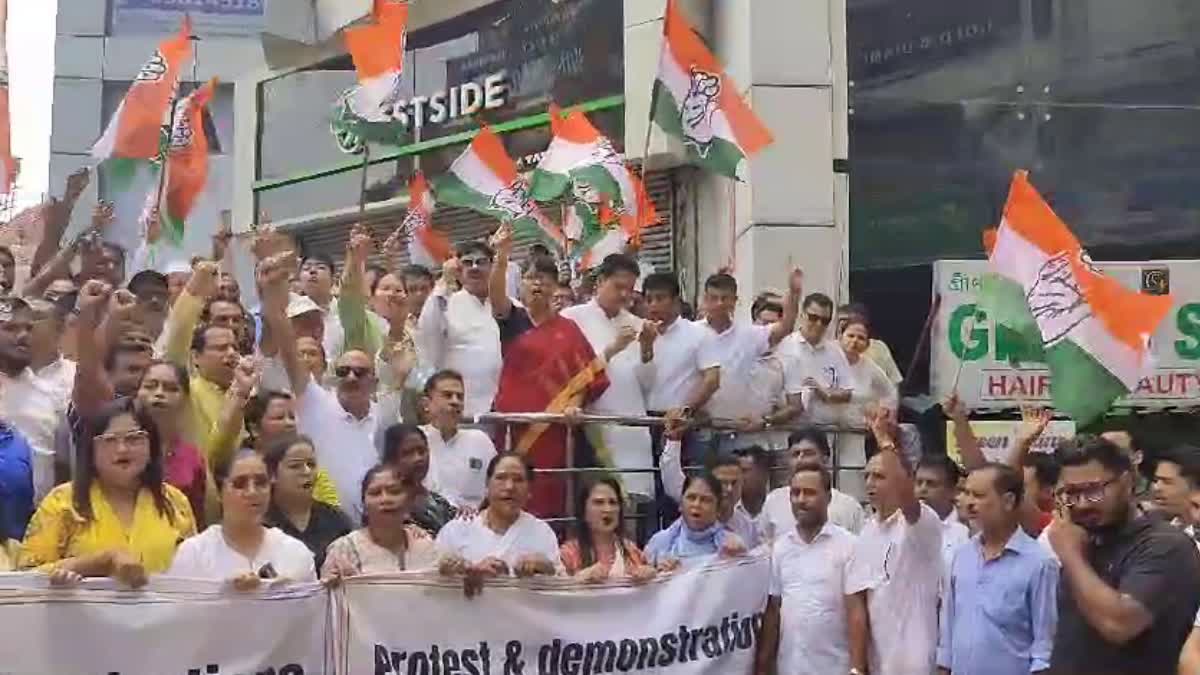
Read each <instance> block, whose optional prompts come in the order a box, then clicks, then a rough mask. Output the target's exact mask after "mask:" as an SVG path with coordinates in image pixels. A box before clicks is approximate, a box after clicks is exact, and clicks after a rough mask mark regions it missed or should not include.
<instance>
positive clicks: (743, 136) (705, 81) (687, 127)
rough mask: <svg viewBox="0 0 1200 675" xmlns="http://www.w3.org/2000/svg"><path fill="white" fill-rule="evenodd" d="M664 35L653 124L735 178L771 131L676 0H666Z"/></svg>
mask: <svg viewBox="0 0 1200 675" xmlns="http://www.w3.org/2000/svg"><path fill="white" fill-rule="evenodd" d="M664 33H665V37H664V39H663V47H662V55H661V56H660V58H659V63H658V80H657V81H656V82H655V83H654V103H653V109H652V110H651V114H652V115H653V117H654V122H655V123H656V124H658V126H660V127H662V130H663V131H665V132H667V133H668V134H670V135H672V136H675V137H677V138H679V139H680V140H682V141H683V143H684V146H685V147H686V148H687V151H688V155H689V156H690V157H691V159H692V161H694V162H696V163H698V164H700V165H701V166H703V167H705V168H707V169H708V170H710V171H713V172H714V173H719V174H721V175H724V176H729V177H730V178H737V177H738V167H739V165H740V164H741V163H742V160H743V159H745V158H747V157H749V156H751V155H753V154H755V153H756V152H758V151H759V150H762V149H763V148H764V147H766V146H768V145H770V144H771V142H772V141H773V140H774V139H773V138H772V137H771V132H770V131H769V130H767V128H766V126H765V125H763V123H762V121H761V120H759V119H758V116H757V115H755V114H754V111H753V110H751V109H750V106H749V105H747V104H746V102H745V101H744V100H743V99H742V97H741V95H740V94H739V93H738V88H737V85H736V84H734V82H733V80H732V79H730V78H729V76H728V75H726V74H725V70H724V69H723V68H722V67H721V64H720V62H719V61H717V58H716V57H715V56H713V54H712V52H710V51H709V50H708V47H706V46H705V45H704V41H703V40H701V39H700V36H698V35H697V34H696V32H695V30H694V29H693V28H692V27H691V26H690V25H689V24H688V22H687V19H686V18H684V16H683V13H682V12H680V10H679V7H678V5H677V3H676V0H667V14H666V20H665V22H664Z"/></svg>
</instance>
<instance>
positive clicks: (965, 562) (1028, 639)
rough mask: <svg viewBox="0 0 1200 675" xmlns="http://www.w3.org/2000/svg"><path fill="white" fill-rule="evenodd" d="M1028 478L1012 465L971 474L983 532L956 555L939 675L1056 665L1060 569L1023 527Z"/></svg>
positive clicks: (973, 513) (970, 499) (1010, 674)
mask: <svg viewBox="0 0 1200 675" xmlns="http://www.w3.org/2000/svg"><path fill="white" fill-rule="evenodd" d="M1023 491H1024V479H1023V477H1022V476H1021V474H1020V473H1017V470H1016V469H1014V468H1013V467H1011V466H1009V465H1007V464H985V465H983V466H981V467H979V468H977V469H975V470H974V471H972V472H971V474H970V475H969V476H967V481H966V488H965V490H964V494H963V499H964V501H965V502H966V511H967V516H968V518H969V519H970V520H971V521H973V522H975V523H977V524H978V526H979V529H980V532H979V534H977V535H975V536H974V537H972V538H971V540H970V541H968V542H966V543H965V544H963V545H962V546H961V547H959V549H958V550H957V551H956V554H955V555H954V558H953V560H952V562H951V565H950V572H949V575H948V576H947V583H946V588H945V596H944V597H943V598H942V607H941V622H940V635H939V640H938V649H937V665H938V673H939V675H951V673H962V674H964V675H1028V674H1029V673H1042V672H1045V670H1046V669H1047V668H1048V667H1049V666H1050V649H1051V647H1052V646H1053V644H1054V626H1055V621H1056V619H1057V615H1058V614H1057V609H1056V605H1055V599H1056V587H1057V585H1058V565H1057V564H1056V563H1055V562H1054V560H1053V559H1051V558H1050V555H1049V554H1048V553H1046V551H1045V550H1044V549H1042V547H1041V546H1039V545H1038V543H1037V541H1036V540H1034V539H1033V537H1030V536H1029V535H1028V534H1026V533H1025V531H1024V530H1023V529H1021V499H1022V492H1023Z"/></svg>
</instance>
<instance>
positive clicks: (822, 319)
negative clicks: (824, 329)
mask: <svg viewBox="0 0 1200 675" xmlns="http://www.w3.org/2000/svg"><path fill="white" fill-rule="evenodd" d="M804 316H805V317H806V318H808V320H809V321H812V322H813V323H819V324H821V325H822V326H828V325H829V322H830V321H833V317H832V316H825V315H824V314H813V313H812V312H805V313H804Z"/></svg>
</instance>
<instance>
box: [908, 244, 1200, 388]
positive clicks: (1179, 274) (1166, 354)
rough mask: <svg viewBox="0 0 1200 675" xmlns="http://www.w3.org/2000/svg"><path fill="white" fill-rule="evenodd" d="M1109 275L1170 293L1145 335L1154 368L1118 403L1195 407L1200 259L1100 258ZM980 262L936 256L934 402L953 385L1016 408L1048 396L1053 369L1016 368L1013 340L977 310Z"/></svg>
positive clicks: (1198, 384) (932, 340) (932, 360)
mask: <svg viewBox="0 0 1200 675" xmlns="http://www.w3.org/2000/svg"><path fill="white" fill-rule="evenodd" d="M1097 264H1098V265H1099V266H1100V268H1101V269H1102V270H1104V272H1105V273H1106V274H1109V275H1111V276H1113V277H1115V278H1116V279H1118V280H1119V281H1120V282H1121V283H1122V284H1123V285H1124V286H1125V287H1126V288H1130V289H1134V290H1138V291H1141V292H1143V293H1155V294H1157V293H1170V294H1171V296H1172V299H1173V300H1174V303H1173V305H1172V310H1171V313H1170V314H1168V315H1167V318H1166V319H1165V320H1164V321H1163V322H1162V324H1161V325H1160V326H1159V327H1158V330H1157V331H1156V332H1155V333H1154V335H1153V336H1151V338H1150V351H1151V355H1152V357H1153V359H1154V369H1153V371H1152V372H1151V373H1150V374H1149V375H1147V376H1146V377H1144V378H1142V380H1141V382H1140V383H1139V384H1138V387H1137V389H1136V390H1135V391H1134V392H1133V393H1132V394H1131V395H1130V396H1127V397H1125V398H1122V399H1120V400H1118V401H1117V403H1116V405H1117V407H1126V408H1130V407H1133V408H1142V409H1162V408H1177V407H1193V406H1198V405H1200V375H1198V374H1197V370H1196V369H1197V366H1200V261H1197V260H1165V261H1151V262H1141V263H1129V262H1100V263H1097ZM986 272H987V261H985V260H939V261H938V262H937V263H935V264H934V267H933V292H934V295H935V296H937V295H940V296H941V299H942V301H941V305H940V306H939V307H938V312H937V315H936V316H935V317H934V322H933V329H932V335H931V338H930V345H931V351H932V353H931V354H930V364H931V372H930V382H931V393H932V394H933V395H934V396H935V397H937V398H938V399H939V400H940V399H941V398H943V397H945V396H947V395H948V394H949V393H950V391H951V390H952V389H954V387H955V385H957V387H958V395H959V398H960V399H962V401H963V403H964V404H965V405H966V406H967V407H969V408H972V409H1005V408H1015V407H1018V406H1019V405H1020V404H1022V403H1042V404H1044V403H1047V402H1049V400H1050V374H1049V372H1048V371H1047V370H1046V367H1045V366H1044V365H1041V364H1032V363H1031V364H1028V365H1023V366H1022V367H1021V368H1013V367H1012V366H1011V365H1010V364H1009V358H1010V355H1011V354H1012V352H1013V346H1012V345H1007V344H1004V341H1003V339H999V338H998V337H997V334H996V331H995V330H993V325H992V321H991V318H990V317H988V316H987V315H986V313H985V312H984V311H983V310H981V309H979V308H978V307H977V305H976V303H977V302H978V298H977V296H978V292H979V284H980V279H981V278H982V276H983V274H984V273H986Z"/></svg>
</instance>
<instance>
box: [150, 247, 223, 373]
mask: <svg viewBox="0 0 1200 675" xmlns="http://www.w3.org/2000/svg"><path fill="white" fill-rule="evenodd" d="M216 292H217V265H216V263H214V262H211V261H208V260H199V261H197V262H196V264H195V265H192V276H191V278H190V279H188V283H187V286H185V287H184V289H183V292H181V293H180V294H179V297H178V298H176V299H175V304H174V305H172V306H171V312H170V314H168V315H167V322H166V325H165V326H164V327H163V331H164V332H165V333H166V335H167V349H166V358H167V360H168V361H170V362H171V363H174V364H176V365H178V366H182V367H184V368H187V367H188V364H189V362H190V360H191V351H192V334H193V333H195V332H196V326H197V325H198V324H199V323H200V315H201V314H203V313H204V303H206V302H208V299H209V298H211V297H212V296H213V295H214V294H215V293H216Z"/></svg>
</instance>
